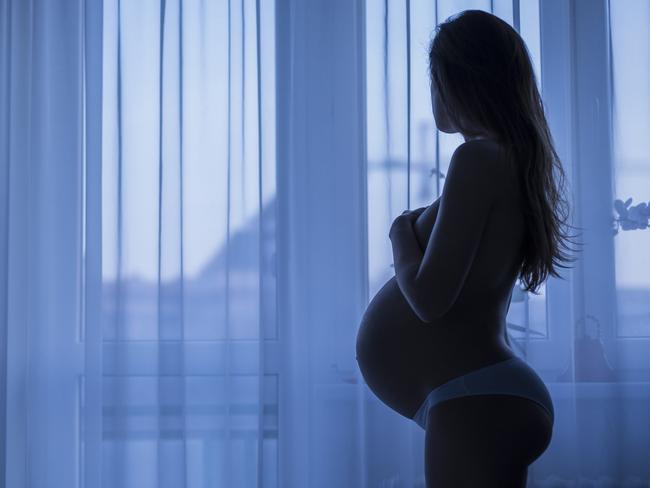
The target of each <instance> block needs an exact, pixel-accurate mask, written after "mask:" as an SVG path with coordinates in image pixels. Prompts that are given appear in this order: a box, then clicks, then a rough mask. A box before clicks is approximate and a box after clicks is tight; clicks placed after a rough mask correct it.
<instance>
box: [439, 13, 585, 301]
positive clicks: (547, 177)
mask: <svg viewBox="0 0 650 488" xmlns="http://www.w3.org/2000/svg"><path fill="white" fill-rule="evenodd" d="M434 32H435V36H434V38H433V39H432V40H431V44H430V46H429V75H430V82H431V83H436V85H435V86H436V88H437V89H438V91H439V94H440V99H441V100H442V103H443V105H444V107H445V109H446V111H447V112H448V114H449V116H450V117H451V120H452V122H453V123H454V125H455V126H456V128H458V129H459V130H460V131H461V132H463V133H466V134H471V133H472V131H471V130H469V129H470V128H472V129H473V128H476V127H479V128H482V129H485V130H487V132H489V133H492V134H495V135H496V136H497V138H498V139H499V141H500V142H501V143H502V144H503V146H504V148H505V150H506V152H507V156H508V160H509V162H510V164H512V165H515V166H516V171H517V175H518V182H519V188H520V191H521V196H522V201H523V202H524V205H523V206H524V208H523V211H524V214H525V216H526V219H525V220H526V235H525V238H524V244H523V261H522V264H521V268H520V270H519V275H518V277H519V279H520V281H521V282H522V283H523V284H524V285H525V288H524V289H525V290H526V291H531V292H533V293H534V294H537V290H538V288H539V287H540V286H541V284H542V283H543V282H544V281H545V280H546V278H547V277H548V275H549V274H551V275H553V276H555V277H560V275H559V273H558V272H557V270H556V266H559V267H562V268H567V266H564V265H562V264H561V263H562V262H571V261H575V259H574V258H570V257H569V256H567V254H566V253H565V252H564V251H563V249H570V248H569V247H568V246H567V244H566V241H568V240H569V237H573V235H571V234H567V233H566V229H565V228H566V227H567V226H569V227H571V226H570V225H569V224H568V220H569V213H570V205H569V202H568V201H567V199H566V196H565V179H566V176H565V173H564V170H563V169H562V163H561V161H560V159H559V157H558V155H557V153H556V151H555V148H554V147H553V139H552V137H551V134H550V131H549V128H548V124H547V122H546V117H545V115H544V106H543V104H542V99H541V97H540V94H539V91H538V90H537V84H536V81H535V72H534V71H533V66H532V63H531V61H530V56H529V54H528V50H527V48H526V45H525V43H524V41H523V40H522V38H521V37H520V36H519V34H518V33H517V31H515V30H514V29H513V28H512V27H511V26H510V25H509V24H508V23H507V22H504V21H503V20H501V19H500V18H499V17H497V16H495V15H492V14H490V13H488V12H484V11H481V10H465V11H463V12H460V13H459V14H456V15H453V16H452V17H449V18H448V19H447V20H445V22H443V23H441V24H439V25H437V26H436V28H435V31H434Z"/></svg>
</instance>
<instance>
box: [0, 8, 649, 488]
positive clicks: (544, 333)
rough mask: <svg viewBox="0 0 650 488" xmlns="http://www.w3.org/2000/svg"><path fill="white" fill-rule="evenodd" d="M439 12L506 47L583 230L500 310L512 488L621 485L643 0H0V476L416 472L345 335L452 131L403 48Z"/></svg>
mask: <svg viewBox="0 0 650 488" xmlns="http://www.w3.org/2000/svg"><path fill="white" fill-rule="evenodd" d="M467 8H479V9H483V10H486V11H491V12H493V13H494V14H496V15H498V16H500V17H501V18H502V19H504V20H505V21H507V22H509V23H510V24H511V25H513V26H514V27H515V28H516V29H517V30H518V31H519V32H520V33H521V35H522V37H523V38H524V40H525V41H526V43H527V46H528V48H529V52H530V55H531V58H532V60H533V63H534V66H535V72H536V76H537V81H538V86H539V88H540V90H541V92H542V96H543V99H544V103H545V108H546V113H547V118H548V120H549V123H550V126H551V130H552V133H553V138H554V140H555V142H556V148H557V151H558V154H559V156H560V158H561V159H562V161H563V164H564V167H565V169H566V171H567V174H568V176H569V180H570V181H569V186H570V191H571V201H572V205H573V207H574V212H573V213H574V221H573V224H574V225H577V226H581V227H582V229H583V235H582V240H583V241H584V242H585V244H586V245H585V249H584V251H583V253H582V254H581V255H580V256H579V258H580V259H579V261H578V262H577V263H576V266H575V267H574V268H573V269H571V270H567V271H566V272H564V274H563V278H564V279H561V280H560V279H554V278H551V279H549V281H548V282H547V283H546V285H545V286H544V287H543V288H542V289H541V293H540V295H537V296H536V295H532V294H528V293H524V292H522V291H521V290H520V289H519V286H518V284H517V287H516V289H515V290H514V293H513V299H512V303H511V307H510V312H509V314H508V323H509V334H510V339H511V343H512V345H513V348H515V350H516V352H517V354H518V355H520V356H521V357H524V358H525V359H526V360H527V361H528V362H529V363H530V364H531V365H532V366H533V367H534V368H535V369H536V370H537V371H538V373H539V374H540V376H541V377H542V378H543V379H544V381H545V383H546V384H547V386H548V388H549V391H550V392H551V394H552V397H553V401H554V404H555V408H556V423H555V432H554V437H553V440H552V443H551V445H550V446H549V448H548V450H547V451H546V452H545V453H544V455H543V456H542V457H540V458H539V459H538V460H537V461H536V462H535V463H534V464H533V465H532V466H531V468H530V470H529V486H531V487H578V486H579V487H587V486H589V487H634V488H637V487H645V488H647V487H650V465H649V464H648V462H647V460H648V459H650V422H649V421H648V418H647V412H648V411H650V359H648V358H650V259H649V258H648V249H649V248H650V230H649V229H648V228H647V220H648V216H650V214H649V213H648V211H647V206H644V205H643V202H646V203H648V201H649V200H650V137H649V135H650V27H649V26H650V0H543V1H542V0H492V1H490V0H484V1H460V0H456V1H452V0H437V1H435V0H426V1H425V0H366V1H362V0H359V1H347V0H335V1H329V0H202V1H201V0H142V1H141V0H78V1H67V0H66V1H62V2H57V3H54V2H47V1H42V0H0V67H1V69H0V162H1V164H2V165H1V166H0V393H1V394H0V399H1V400H2V401H0V434H1V435H0V480H1V482H0V485H1V486H7V487H8V488H22V487H38V488H41V487H48V488H49V487H57V488H58V487H66V488H67V487H89V488H99V487H102V486H103V487H120V488H121V487H125V488H126V487H138V488H140V487H144V488H146V487H150V488H154V487H156V488H157V487H174V488H177V487H188V488H189V487H206V488H207V487H233V488H235V487H236V488H239V487H242V488H244V487H258V488H272V487H279V488H299V487H300V488H304V487H309V488H319V487H334V486H336V487H346V488H347V487H350V488H352V487H355V488H357V487H363V488H375V487H381V488H384V487H404V488H406V487H408V488H411V487H424V471H423V468H424V463H423V456H424V453H423V448H424V433H423V432H422V431H421V430H420V428H419V427H418V426H417V425H415V424H414V423H413V422H411V421H410V420H408V419H405V418H403V417H400V416H399V415H398V414H396V413H395V412H393V411H391V410H390V409H388V408H387V407H386V406H385V405H384V404H382V403H381V402H380V401H379V400H378V399H377V398H376V397H375V396H374V395H373V394H372V392H370V390H369V389H368V388H367V386H366V385H365V384H364V382H363V379H362V377H361V375H360V373H359V371H358V368H357V363H356V360H355V337H356V330H357V327H358V324H359V321H360V318H361V316H362V314H363V311H364V310H365V306H366V305H367V303H368V301H369V299H370V298H372V296H373V295H374V294H375V293H376V291H377V290H378V289H379V287H381V285H383V283H384V282H385V281H386V280H387V279H388V278H390V277H391V276H392V275H393V273H394V270H393V268H392V267H391V262H392V255H391V247H390V241H389V239H388V230H389V228H390V224H391V222H392V220H393V219H394V218H395V217H396V216H397V215H399V214H400V213H402V211H403V210H404V209H406V208H417V207H420V206H423V205H428V204H429V203H431V202H432V201H433V200H435V199H436V198H437V197H438V196H439V195H440V191H441V189H442V185H443V184H444V176H445V174H446V171H447V167H448V164H449V158H450V156H451V154H452V152H453V150H454V149H455V148H456V147H457V146H458V145H459V144H460V143H461V142H462V137H461V136H460V135H458V134H453V135H449V134H445V133H442V132H439V131H437V129H436V126H435V124H434V120H433V116H432V114H431V104H430V99H429V87H428V79H429V78H428V73H427V65H428V59H427V52H426V48H427V44H428V41H429V39H430V36H431V34H432V31H433V28H434V27H435V25H436V23H439V22H442V21H443V20H444V19H445V18H447V17H448V16H449V15H452V14H454V13H456V12H459V11H461V10H463V9H467ZM630 199H631V200H630ZM617 201H618V203H615V202H617Z"/></svg>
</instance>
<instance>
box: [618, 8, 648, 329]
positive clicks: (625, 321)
mask: <svg viewBox="0 0 650 488" xmlns="http://www.w3.org/2000/svg"><path fill="white" fill-rule="evenodd" d="M610 16H611V20H610V25H611V36H612V37H611V44H612V46H611V47H612V78H613V79H612V89H613V129H614V136H613V156H614V174H613V181H614V195H615V198H616V199H620V200H621V201H622V202H626V203H628V201H629V199H631V201H629V203H628V206H627V212H628V215H627V216H625V211H623V215H620V214H619V212H618V211H616V210H614V211H613V215H614V218H615V219H616V220H617V221H615V222H614V228H615V231H614V232H616V236H615V237H614V246H615V265H616V298H617V324H618V327H617V334H618V336H623V337H644V336H645V337H648V336H650V258H648V249H650V232H649V231H648V230H647V228H644V227H643V226H644V225H646V224H642V222H647V220H648V213H645V215H644V214H643V211H641V212H640V211H639V210H640V208H639V207H637V205H639V204H642V206H643V205H645V204H647V203H648V200H650V156H649V155H650V138H648V134H650V2H648V1H647V0H631V1H630V0H625V1H621V0H612V1H611V2H610ZM643 202H645V204H643ZM634 207H636V209H635V210H632V209H633V208H634ZM646 208H647V207H646Z"/></svg>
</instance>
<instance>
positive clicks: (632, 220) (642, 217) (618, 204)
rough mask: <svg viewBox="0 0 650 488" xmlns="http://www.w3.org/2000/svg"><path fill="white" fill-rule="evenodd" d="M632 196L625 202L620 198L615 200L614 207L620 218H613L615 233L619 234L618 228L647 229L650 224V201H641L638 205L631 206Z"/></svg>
mask: <svg viewBox="0 0 650 488" xmlns="http://www.w3.org/2000/svg"><path fill="white" fill-rule="evenodd" d="M631 203H632V198H628V199H627V200H626V201H625V202H623V200H620V199H616V200H615V201H614V209H615V210H616V212H617V213H618V218H614V219H612V221H613V223H614V224H615V227H614V228H613V229H612V231H613V233H614V235H616V234H618V229H619V228H620V229H622V230H635V229H647V228H648V227H649V226H650V225H649V224H648V219H649V218H650V203H646V202H641V203H639V204H638V205H634V206H633V207H630V204H631Z"/></svg>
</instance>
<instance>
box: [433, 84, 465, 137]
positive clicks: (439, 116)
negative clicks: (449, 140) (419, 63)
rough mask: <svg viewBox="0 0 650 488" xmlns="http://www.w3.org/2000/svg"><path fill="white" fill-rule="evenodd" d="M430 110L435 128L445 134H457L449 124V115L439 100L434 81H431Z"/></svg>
mask: <svg viewBox="0 0 650 488" xmlns="http://www.w3.org/2000/svg"><path fill="white" fill-rule="evenodd" d="M430 88H431V110H432V112H433V118H434V119H435V121H436V127H438V129H439V130H441V131H442V132H445V133H447V134H452V133H454V132H458V130H456V129H455V128H454V126H453V124H452V123H451V120H450V117H449V114H448V113H447V110H446V109H445V106H444V104H443V103H442V99H441V98H440V93H439V91H438V88H437V86H436V83H435V81H433V80H432V81H431V86H430Z"/></svg>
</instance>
